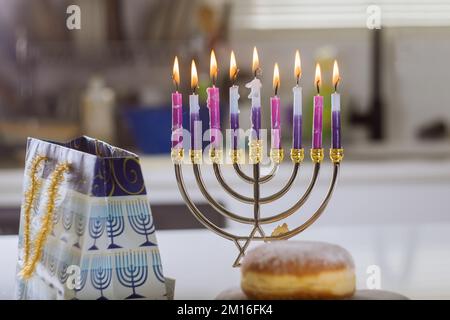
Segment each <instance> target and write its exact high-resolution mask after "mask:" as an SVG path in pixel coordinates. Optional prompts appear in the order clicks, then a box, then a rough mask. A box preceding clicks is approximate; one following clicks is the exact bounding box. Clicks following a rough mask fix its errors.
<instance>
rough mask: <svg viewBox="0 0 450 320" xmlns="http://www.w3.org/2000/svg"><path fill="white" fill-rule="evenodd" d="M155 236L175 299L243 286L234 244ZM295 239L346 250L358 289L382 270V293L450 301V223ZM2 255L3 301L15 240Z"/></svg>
mask: <svg viewBox="0 0 450 320" xmlns="http://www.w3.org/2000/svg"><path fill="white" fill-rule="evenodd" d="M240 231H244V232H245V230H240ZM157 237H158V242H159V246H160V250H161V256H162V259H163V260H162V261H163V267H164V273H165V275H166V276H168V277H173V278H176V288H175V298H176V299H213V298H214V297H215V296H216V295H217V294H218V293H219V292H220V291H222V290H224V289H226V288H229V287H233V286H238V285H239V279H240V274H239V269H234V268H232V267H231V264H232V262H233V260H234V258H235V256H236V254H237V252H236V248H235V246H234V244H233V243H231V242H229V241H227V240H224V239H222V238H219V237H218V236H216V235H215V234H213V233H211V232H209V231H206V230H188V231H158V232H157ZM297 239H307V240H321V241H328V242H333V243H336V244H339V245H341V246H343V247H345V248H347V249H348V250H349V251H350V252H351V254H352V255H353V257H354V260H355V264H356V274H357V287H358V288H359V289H365V288H366V281H367V277H368V275H367V267H368V266H370V265H378V266H379V267H380V270H381V288H382V289H385V290H391V291H396V292H398V293H401V294H404V295H407V296H408V297H410V298H416V299H417V298H423V299H430V298H436V299H450V249H449V248H450V224H446V223H440V224H421V225H396V226H380V225H378V226H376V227H374V226H355V225H353V226H351V227H346V226H332V227H329V226H321V225H320V221H319V222H317V224H315V225H314V226H312V227H311V228H310V229H308V230H306V231H305V232H304V233H303V234H301V235H299V236H298V237H297ZM0 251H1V252H2V258H1V263H0V298H2V299H12V298H13V292H14V277H15V261H16V258H17V237H16V236H2V237H0Z"/></svg>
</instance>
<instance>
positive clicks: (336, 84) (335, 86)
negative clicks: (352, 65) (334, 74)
mask: <svg viewBox="0 0 450 320" xmlns="http://www.w3.org/2000/svg"><path fill="white" fill-rule="evenodd" d="M340 81H341V77H339V78H338V79H337V80H336V83H335V84H334V92H337V87H338V84H339V82H340Z"/></svg>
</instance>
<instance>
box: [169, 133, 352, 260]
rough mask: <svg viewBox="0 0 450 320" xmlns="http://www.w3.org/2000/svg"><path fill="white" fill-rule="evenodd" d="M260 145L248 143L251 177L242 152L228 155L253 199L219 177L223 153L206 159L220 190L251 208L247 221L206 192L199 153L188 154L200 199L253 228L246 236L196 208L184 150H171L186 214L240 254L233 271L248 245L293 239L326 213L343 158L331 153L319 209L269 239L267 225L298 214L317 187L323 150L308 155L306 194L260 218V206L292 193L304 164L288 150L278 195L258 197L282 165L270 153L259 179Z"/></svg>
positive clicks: (277, 153) (276, 152)
mask: <svg viewBox="0 0 450 320" xmlns="http://www.w3.org/2000/svg"><path fill="white" fill-rule="evenodd" d="M261 145H262V142H261V140H250V142H249V159H250V162H251V164H250V165H251V167H252V172H253V174H252V175H248V174H247V173H246V172H245V170H244V169H243V167H242V165H241V162H242V161H241V159H240V156H242V155H243V152H244V151H243V150H232V151H231V162H232V166H233V168H234V170H235V173H236V174H237V175H238V176H239V177H240V178H241V179H242V180H243V181H244V182H245V183H247V184H249V185H251V186H253V195H252V196H246V195H242V194H241V193H239V192H237V191H236V190H234V189H233V188H232V187H231V186H230V185H229V184H227V183H226V181H225V177H224V175H223V173H222V163H223V161H222V160H223V159H222V157H223V152H222V150H216V149H210V152H209V158H210V160H211V163H212V165H213V169H214V174H215V177H216V179H217V181H218V183H219V184H220V185H221V186H222V188H223V189H224V190H225V192H227V193H228V194H229V195H231V196H232V197H233V198H235V199H236V200H238V201H240V202H243V203H246V204H249V205H251V206H252V207H253V217H246V216H243V215H240V214H237V213H234V212H231V211H230V210H228V209H227V208H225V207H224V206H223V205H222V204H220V203H219V202H218V201H217V200H216V199H215V198H214V197H213V196H212V195H211V194H210V193H209V191H208V189H207V188H206V185H205V183H204V181H203V178H202V173H201V166H200V165H201V163H202V157H203V154H202V150H190V151H189V156H190V163H191V165H192V169H193V173H194V176H195V179H196V182H197V185H198V188H199V189H200V191H201V193H202V195H203V196H204V198H205V199H206V200H207V202H208V203H209V204H210V205H211V206H212V207H213V208H214V209H215V211H217V212H218V213H219V214H221V215H223V216H224V217H226V218H229V219H231V220H234V221H236V222H239V223H243V224H250V225H252V226H253V227H252V229H251V232H250V233H249V234H248V235H238V234H234V233H231V232H229V231H227V230H224V229H222V228H220V227H219V226H217V225H216V224H214V223H213V222H211V220H209V219H208V218H207V217H206V216H205V214H204V213H203V212H202V211H201V210H200V209H199V208H198V207H197V206H196V205H195V203H194V202H193V201H192V199H191V197H190V196H189V194H188V191H187V188H186V184H185V182H184V179H183V166H182V163H183V158H184V150H183V149H180V148H178V149H172V153H171V157H172V161H173V163H174V167H175V176H176V180H177V183H178V187H179V190H180V192H181V196H182V198H183V200H184V202H185V203H186V205H187V207H188V208H189V210H190V211H191V212H192V214H193V215H194V216H195V217H196V218H197V220H198V221H199V222H200V223H201V224H203V225H204V226H205V227H206V228H208V229H209V230H211V231H213V232H215V233H216V234H218V235H219V236H221V237H223V238H225V239H228V240H230V241H232V242H233V243H234V244H235V245H236V247H237V248H238V250H239V254H238V256H237V258H236V260H235V261H234V263H233V267H238V266H240V260H241V258H242V257H243V256H244V255H245V251H246V250H247V248H248V246H249V244H250V243H251V241H253V240H255V241H265V242H266V241H273V240H285V239H289V238H292V237H294V236H296V235H298V234H299V233H301V232H302V231H304V230H305V229H306V228H308V227H309V226H311V225H312V224H313V223H314V222H315V221H316V220H317V219H318V218H319V217H320V215H321V214H322V213H323V212H324V211H325V208H326V207H327V205H328V203H329V201H330V199H331V196H332V194H333V190H334V188H335V186H336V181H337V177H338V173H339V166H340V163H341V161H342V159H343V156H344V151H343V149H334V148H332V149H330V158H331V161H332V164H333V173H332V176H331V183H330V186H329V189H328V191H327V193H326V195H325V198H324V199H323V201H322V203H321V204H320V206H319V208H318V209H317V210H316V211H315V212H314V213H313V214H312V215H311V216H310V217H309V218H308V220H306V221H305V222H304V223H302V224H301V225H299V226H297V227H295V228H293V229H291V230H288V229H287V228H286V225H284V228H283V227H278V228H276V230H275V231H274V232H273V233H272V234H271V235H266V233H265V232H264V230H263V228H262V226H263V225H265V224H269V223H275V222H278V221H281V220H283V219H286V218H288V217H289V216H291V215H292V214H294V213H295V212H297V211H298V210H299V209H300V208H301V207H302V206H303V205H304V204H305V203H306V202H307V200H308V198H309V196H310V195H311V193H312V191H313V189H314V186H315V185H316V182H317V179H318V176H319V171H320V166H321V163H322V161H323V159H324V150H323V149H311V152H310V155H311V160H312V162H313V163H314V168H313V173H312V178H311V180H310V182H309V185H308V187H307V188H306V191H305V193H304V194H303V195H302V196H301V197H300V198H299V199H298V201H297V202H296V203H295V204H294V205H292V206H291V207H290V208H289V209H287V210H285V211H282V212H280V213H278V214H274V215H271V216H268V217H261V215H260V210H261V206H262V205H264V204H268V203H272V202H274V201H276V200H280V199H282V197H283V196H284V195H285V194H286V193H287V192H288V191H289V190H290V189H291V187H292V185H293V183H294V181H295V180H296V178H297V176H298V173H299V169H300V166H301V164H302V162H303V160H304V149H291V153H290V156H291V161H292V165H293V166H292V173H291V176H290V178H289V179H288V181H287V182H286V184H285V185H284V186H283V187H282V188H281V189H280V190H279V191H277V192H275V193H273V194H271V195H269V196H261V186H262V185H263V184H264V183H267V182H269V181H270V180H272V179H273V178H274V177H275V176H276V173H277V171H278V168H279V165H280V163H281V162H282V161H283V150H282V149H271V152H270V159H271V162H272V168H271V171H270V172H269V173H268V174H267V175H261V174H260V171H261V170H260V169H261V167H260V166H261V159H262V155H263V154H262V148H261Z"/></svg>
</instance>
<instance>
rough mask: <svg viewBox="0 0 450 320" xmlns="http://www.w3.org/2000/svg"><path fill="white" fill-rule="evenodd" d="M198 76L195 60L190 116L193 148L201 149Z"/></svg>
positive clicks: (190, 96)
mask: <svg viewBox="0 0 450 320" xmlns="http://www.w3.org/2000/svg"><path fill="white" fill-rule="evenodd" d="M197 87H198V76H197V67H196V66H195V61H194V60H192V64H191V88H192V94H191V95H189V118H190V130H191V150H201V149H202V146H201V142H202V139H201V138H202V123H201V121H200V105H199V104H198V94H197Z"/></svg>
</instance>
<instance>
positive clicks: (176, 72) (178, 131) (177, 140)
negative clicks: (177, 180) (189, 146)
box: [172, 57, 183, 149]
mask: <svg viewBox="0 0 450 320" xmlns="http://www.w3.org/2000/svg"><path fill="white" fill-rule="evenodd" d="M172 79H173V83H174V84H175V92H173V93H172V148H173V149H182V148H183V107H182V100H183V98H182V96H181V93H179V92H178V87H179V86H180V69H179V66H178V58H177V57H175V61H174V62H173V72H172Z"/></svg>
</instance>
